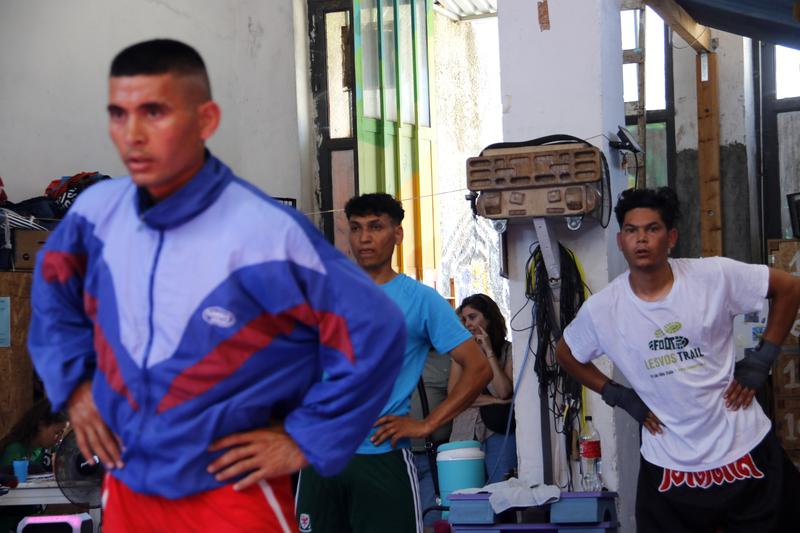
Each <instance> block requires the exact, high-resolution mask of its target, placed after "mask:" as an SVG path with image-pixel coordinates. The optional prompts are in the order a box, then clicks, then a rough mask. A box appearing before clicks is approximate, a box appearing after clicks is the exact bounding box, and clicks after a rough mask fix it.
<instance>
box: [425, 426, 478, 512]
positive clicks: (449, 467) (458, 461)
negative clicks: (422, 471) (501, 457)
mask: <svg viewBox="0 0 800 533" xmlns="http://www.w3.org/2000/svg"><path fill="white" fill-rule="evenodd" d="M483 457H484V454H483V450H481V443H480V442H478V441H476V440H461V441H456V442H448V443H447V444H442V445H441V446H439V449H438V450H437V452H436V468H437V470H438V471H439V492H440V494H441V497H442V504H443V505H449V502H448V501H447V497H448V496H449V495H450V493H451V492H454V491H456V490H460V489H473V488H481V487H483V486H484V485H485V484H486V473H485V472H484V466H483V464H484V462H483Z"/></svg>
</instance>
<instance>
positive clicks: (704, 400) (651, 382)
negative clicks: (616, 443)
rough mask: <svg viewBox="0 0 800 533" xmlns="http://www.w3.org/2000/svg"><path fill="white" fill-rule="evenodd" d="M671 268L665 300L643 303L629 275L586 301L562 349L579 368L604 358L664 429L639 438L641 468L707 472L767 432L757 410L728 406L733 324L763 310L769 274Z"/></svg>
mask: <svg viewBox="0 0 800 533" xmlns="http://www.w3.org/2000/svg"><path fill="white" fill-rule="evenodd" d="M669 264H670V266H671V268H672V272H673V275H674V282H673V285H672V288H671V289H670V292H669V294H668V295H667V296H666V297H664V298H663V299H662V300H659V301H656V302H646V301H644V300H642V299H640V298H639V297H637V296H636V295H635V294H634V292H633V290H632V289H631V286H630V282H629V272H625V273H624V274H621V275H620V276H618V277H617V278H616V279H614V280H613V281H612V282H611V283H610V284H609V285H608V286H607V287H606V288H605V289H603V290H602V291H600V292H599V293H597V294H596V295H594V296H592V297H591V298H589V299H588V300H587V301H586V303H585V304H584V305H583V307H581V309H580V310H579V312H578V315H577V316H576V317H575V319H574V320H573V321H572V323H570V325H569V326H568V327H567V328H566V330H565V331H564V340H565V341H566V343H567V345H568V346H569V348H570V350H571V351H572V353H573V355H574V356H575V358H576V359H577V360H578V361H580V362H582V363H587V362H589V361H590V360H592V359H595V358H597V357H600V356H601V355H603V354H606V355H608V357H609V358H610V359H611V360H612V361H613V362H614V364H615V365H616V366H617V368H619V370H620V371H621V372H622V373H623V374H624V375H625V377H626V378H627V379H628V381H630V383H631V386H632V387H633V388H634V389H635V390H636V392H637V393H638V394H639V396H640V397H641V398H642V400H643V401H644V403H645V404H647V407H649V408H650V410H651V411H652V412H653V413H654V414H655V415H656V416H657V417H658V418H659V420H661V422H662V423H663V424H664V431H663V432H662V433H661V434H657V435H652V434H651V433H650V432H649V431H647V430H645V431H643V432H642V447H641V453H642V456H643V457H644V459H645V460H647V461H648V462H650V463H652V464H655V465H658V466H661V467H663V468H670V469H673V470H681V471H687V472H693V471H694V472H696V471H702V470H709V469H712V468H717V467H720V466H723V465H726V464H728V463H730V462H732V461H734V460H736V459H739V458H740V457H742V456H743V455H745V454H746V453H748V452H749V451H750V450H752V449H753V448H754V447H755V446H756V445H757V444H758V443H759V442H760V441H761V439H763V438H764V436H766V434H767V433H768V432H769V429H770V421H769V419H768V418H767V416H766V415H765V414H764V411H763V410H762V409H761V407H760V406H759V405H758V402H755V401H753V402H752V403H751V404H750V406H749V407H748V408H747V409H739V410H736V411H732V410H730V409H728V408H726V407H725V400H724V398H723V394H724V393H725V390H726V389H727V387H728V385H729V384H730V382H731V380H732V379H733V370H734V363H735V351H734V350H735V347H734V338H733V317H734V316H735V315H738V314H741V313H746V312H751V311H756V310H759V309H760V308H761V306H762V304H763V300H764V298H765V297H766V294H767V289H768V287H769V270H768V269H767V267H766V266H765V265H749V264H746V263H740V262H738V261H733V260H731V259H725V258H721V257H713V258H705V259H670V261H669Z"/></svg>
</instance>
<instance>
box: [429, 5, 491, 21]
mask: <svg viewBox="0 0 800 533" xmlns="http://www.w3.org/2000/svg"><path fill="white" fill-rule="evenodd" d="M433 8H434V9H435V10H436V11H437V12H439V13H441V14H443V15H445V16H447V17H449V18H451V19H453V20H459V21H460V20H472V19H476V18H484V17H496V16H497V0H436V2H435V3H434V4H433Z"/></svg>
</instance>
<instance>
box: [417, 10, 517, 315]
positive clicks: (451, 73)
mask: <svg viewBox="0 0 800 533" xmlns="http://www.w3.org/2000/svg"><path fill="white" fill-rule="evenodd" d="M432 44H433V46H434V50H435V64H434V76H435V83H436V90H435V97H434V101H433V108H434V112H435V118H436V151H437V157H436V160H437V179H438V182H439V187H438V188H439V191H440V192H441V194H440V195H439V197H438V200H439V214H438V218H439V231H440V237H441V243H442V245H441V265H440V267H439V269H438V271H439V279H438V284H439V288H440V289H442V290H443V292H447V290H448V288H449V280H450V278H451V277H452V278H454V280H455V289H456V294H454V295H451V296H455V298H456V302H457V303H458V302H460V301H461V300H462V299H463V298H464V297H466V296H469V295H470V294H474V293H476V292H482V293H485V294H488V295H490V296H492V297H493V298H494V299H495V301H497V303H498V304H499V306H500V309H502V310H503V311H504V312H505V314H506V319H508V318H509V314H508V311H509V307H508V284H507V283H506V281H505V280H504V279H503V278H501V277H500V276H499V275H498V272H499V270H500V253H499V235H498V234H497V232H496V231H494V229H492V226H491V224H490V223H489V222H488V221H487V220H486V219H483V218H474V217H473V216H472V210H471V209H470V206H469V202H467V201H466V200H465V198H464V195H465V194H466V193H467V192H468V191H467V190H466V180H467V178H466V171H465V169H466V160H467V158H468V157H474V156H476V155H478V154H479V153H480V151H481V149H482V148H484V147H485V146H487V145H489V144H491V143H493V142H497V141H499V140H501V139H502V136H503V131H502V113H501V106H500V58H499V52H498V41H497V19H496V18H488V19H480V20H475V21H472V22H454V21H452V20H451V19H449V18H447V17H444V16H442V15H439V14H436V15H435V16H434V24H433V43H432Z"/></svg>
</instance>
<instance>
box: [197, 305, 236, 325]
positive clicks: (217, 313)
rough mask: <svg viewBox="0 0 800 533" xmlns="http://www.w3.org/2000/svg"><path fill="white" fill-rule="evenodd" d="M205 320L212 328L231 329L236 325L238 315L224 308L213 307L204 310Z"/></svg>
mask: <svg viewBox="0 0 800 533" xmlns="http://www.w3.org/2000/svg"><path fill="white" fill-rule="evenodd" d="M203 320H205V321H206V323H208V324H211V325H212V326H218V327H220V328H229V327H231V326H233V325H234V324H236V315H234V314H233V313H231V312H230V311H228V310H227V309H224V308H222V307H217V306H212V307H206V308H205V309H203Z"/></svg>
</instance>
